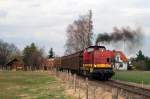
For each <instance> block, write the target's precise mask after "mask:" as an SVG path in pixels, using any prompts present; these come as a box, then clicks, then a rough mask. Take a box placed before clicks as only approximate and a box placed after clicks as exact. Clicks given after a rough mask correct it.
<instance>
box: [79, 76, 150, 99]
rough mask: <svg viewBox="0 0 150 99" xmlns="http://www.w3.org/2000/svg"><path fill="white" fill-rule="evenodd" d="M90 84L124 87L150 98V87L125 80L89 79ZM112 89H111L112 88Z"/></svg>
mask: <svg viewBox="0 0 150 99" xmlns="http://www.w3.org/2000/svg"><path fill="white" fill-rule="evenodd" d="M79 78H80V79H85V77H81V76H80V77H79ZM89 84H90V85H93V86H100V85H106V86H110V87H113V88H118V89H122V90H124V91H126V92H128V93H132V94H135V95H139V96H143V97H145V98H146V99H150V89H147V88H143V87H142V86H141V87H140V86H137V85H133V84H128V83H125V82H120V81H115V80H109V81H98V80H93V79H92V80H89ZM110 91H111V90H110Z"/></svg>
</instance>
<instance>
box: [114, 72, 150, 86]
mask: <svg viewBox="0 0 150 99" xmlns="http://www.w3.org/2000/svg"><path fill="white" fill-rule="evenodd" d="M112 79H114V80H122V81H128V82H135V83H142V82H143V83H144V84H148V85H149V84H150V71H116V72H115V75H114V76H113V78H112Z"/></svg>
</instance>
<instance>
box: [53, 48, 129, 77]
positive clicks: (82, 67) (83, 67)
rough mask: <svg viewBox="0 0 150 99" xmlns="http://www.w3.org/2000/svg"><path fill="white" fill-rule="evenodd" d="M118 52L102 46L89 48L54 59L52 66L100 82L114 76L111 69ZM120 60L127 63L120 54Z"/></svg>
mask: <svg viewBox="0 0 150 99" xmlns="http://www.w3.org/2000/svg"><path fill="white" fill-rule="evenodd" d="M118 52H120V53H121V51H110V50H106V48H105V47H104V46H90V47H88V48H86V49H85V50H83V51H80V52H77V53H74V54H71V55H67V56H63V57H59V58H55V59H54V61H55V62H54V64H55V67H56V68H57V70H68V71H70V72H71V73H77V74H80V75H85V76H88V77H92V78H98V79H100V80H108V79H110V78H111V77H112V76H113V75H114V71H113V68H114V66H115V64H116V62H117V59H116V58H117V57H116V56H118V54H117V53H118ZM120 58H121V59H123V60H125V61H127V58H126V56H125V55H124V54H123V53H121V54H120Z"/></svg>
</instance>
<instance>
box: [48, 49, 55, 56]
mask: <svg viewBox="0 0 150 99" xmlns="http://www.w3.org/2000/svg"><path fill="white" fill-rule="evenodd" d="M53 57H54V51H53V48H51V49H50V51H49V56H48V58H53Z"/></svg>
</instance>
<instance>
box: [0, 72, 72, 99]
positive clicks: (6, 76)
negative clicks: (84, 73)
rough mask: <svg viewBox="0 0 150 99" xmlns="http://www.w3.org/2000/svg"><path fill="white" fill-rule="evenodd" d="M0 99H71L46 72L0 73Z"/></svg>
mask: <svg viewBox="0 0 150 99" xmlns="http://www.w3.org/2000/svg"><path fill="white" fill-rule="evenodd" d="M0 99H71V97H69V96H65V94H64V88H63V86H61V84H60V82H59V81H57V80H56V79H55V78H54V77H50V76H49V75H48V73H46V72H23V71H17V72H12V71H11V72H10V71H1V72H0Z"/></svg>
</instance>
